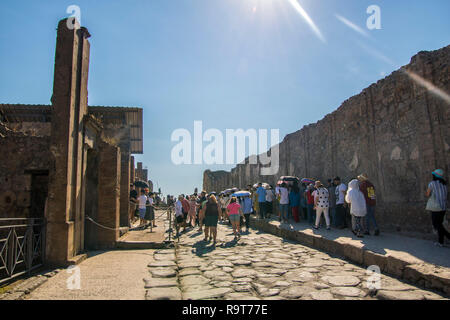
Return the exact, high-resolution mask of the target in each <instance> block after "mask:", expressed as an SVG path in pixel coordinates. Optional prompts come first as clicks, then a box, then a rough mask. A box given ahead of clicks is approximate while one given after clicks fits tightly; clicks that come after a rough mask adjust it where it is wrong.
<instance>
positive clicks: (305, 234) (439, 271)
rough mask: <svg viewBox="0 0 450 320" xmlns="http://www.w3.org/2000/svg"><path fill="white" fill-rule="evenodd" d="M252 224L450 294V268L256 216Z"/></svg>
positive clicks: (251, 220) (285, 237)
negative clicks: (383, 252) (296, 228)
mask: <svg viewBox="0 0 450 320" xmlns="http://www.w3.org/2000/svg"><path fill="white" fill-rule="evenodd" d="M250 225H251V227H253V228H256V229H260V230H262V231H265V232H268V233H271V234H273V235H276V236H279V237H282V238H284V239H289V240H293V241H297V242H300V243H301V244H303V245H306V246H308V247H311V248H314V249H319V250H323V251H326V252H328V253H331V254H334V255H336V256H340V257H344V258H346V259H348V260H350V261H352V262H354V263H356V264H358V265H362V266H364V267H368V266H371V265H377V266H379V267H380V270H381V272H383V273H386V274H389V275H392V276H395V277H398V278H401V279H404V280H406V281H408V282H411V283H413V284H417V285H419V286H422V287H425V288H427V289H435V290H438V291H440V292H443V293H445V294H450V270H449V268H444V267H438V266H435V265H433V264H430V263H426V262H424V261H422V260H419V259H414V260H412V259H406V258H405V259H403V258H401V257H394V256H390V255H382V254H379V253H376V252H373V251H370V250H367V249H365V248H364V245H363V244H356V243H348V242H344V241H340V240H331V239H327V238H324V237H323V236H321V235H317V234H314V233H313V232H312V230H303V231H300V230H288V229H284V228H280V227H279V226H277V225H275V224H271V223H270V222H269V221H264V220H261V219H258V218H255V217H250Z"/></svg>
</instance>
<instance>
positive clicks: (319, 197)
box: [142, 169, 450, 246]
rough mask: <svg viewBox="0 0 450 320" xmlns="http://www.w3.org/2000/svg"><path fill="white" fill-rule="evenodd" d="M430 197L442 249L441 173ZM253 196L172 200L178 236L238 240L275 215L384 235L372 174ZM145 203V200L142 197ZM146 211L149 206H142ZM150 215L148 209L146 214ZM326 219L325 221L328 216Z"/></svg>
mask: <svg viewBox="0 0 450 320" xmlns="http://www.w3.org/2000/svg"><path fill="white" fill-rule="evenodd" d="M432 179H433V180H432V181H431V182H430V184H429V185H428V189H427V192H426V196H427V197H428V198H429V200H428V203H427V208H426V210H428V211H431V219H432V224H433V228H434V229H435V231H436V233H437V234H438V242H437V243H436V245H439V246H442V245H443V243H444V238H445V237H447V238H450V233H449V232H448V231H447V230H446V229H445V227H444V226H443V220H444V216H445V212H446V203H447V186H446V184H447V183H446V181H445V179H444V173H443V171H442V170H441V169H437V170H435V171H433V172H432ZM246 191H248V193H246V194H243V195H241V196H237V197H236V196H234V194H233V193H231V192H229V193H226V192H221V193H220V194H219V195H217V194H216V193H215V192H211V193H209V194H207V193H206V192H205V191H202V192H201V193H200V194H197V193H194V194H192V195H189V196H185V195H180V196H179V197H178V199H176V200H175V199H173V197H171V196H168V197H167V203H168V205H169V206H170V205H174V207H175V217H176V227H177V236H179V230H180V228H183V231H184V230H186V228H195V227H198V228H199V231H201V232H204V233H205V238H204V240H205V241H211V240H212V241H213V242H214V243H216V240H217V239H216V238H217V224H218V223H228V224H230V225H231V226H232V229H233V234H234V236H235V239H236V240H237V239H239V238H240V237H241V228H242V227H245V230H246V232H248V231H249V222H250V215H251V214H255V215H256V216H257V217H259V218H260V219H269V218H271V217H272V216H275V217H276V218H278V219H279V221H280V222H283V223H288V222H289V221H290V220H291V219H292V220H293V221H294V222H300V221H302V220H303V221H306V222H307V223H309V224H310V225H311V227H312V228H314V229H316V230H317V229H319V228H321V227H322V226H324V227H325V228H326V230H330V229H331V228H332V227H333V228H336V229H344V228H349V229H350V230H351V231H352V232H353V233H354V234H355V235H356V236H357V237H361V238H362V237H364V235H371V231H372V230H373V234H374V235H375V236H378V235H380V229H379V227H378V224H377V221H376V218H375V214H376V211H375V208H376V189H375V186H374V185H373V183H372V182H371V181H370V180H369V177H368V175H367V174H360V175H359V176H357V177H356V178H355V179H351V180H350V181H349V182H348V186H347V185H346V184H345V183H344V182H342V181H341V178H339V177H335V178H334V179H328V180H327V185H326V186H325V185H324V184H323V183H322V182H321V181H315V183H302V182H301V181H295V180H294V181H286V182H284V181H280V183H279V184H277V185H276V186H275V188H274V187H273V186H271V185H269V184H266V183H258V184H256V185H255V186H252V185H248V186H247V188H246ZM142 199H143V200H142V203H143V202H144V198H142ZM142 207H143V206H142ZM142 212H144V211H142ZM322 217H323V218H322Z"/></svg>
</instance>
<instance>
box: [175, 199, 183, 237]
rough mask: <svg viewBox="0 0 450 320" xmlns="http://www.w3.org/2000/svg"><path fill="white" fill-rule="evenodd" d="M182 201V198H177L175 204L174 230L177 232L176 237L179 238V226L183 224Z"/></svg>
mask: <svg viewBox="0 0 450 320" xmlns="http://www.w3.org/2000/svg"><path fill="white" fill-rule="evenodd" d="M182 200H183V196H179V197H178V201H177V202H176V203H175V228H176V230H177V237H179V236H180V226H181V225H183V223H184V216H183V204H182V202H181V201H182Z"/></svg>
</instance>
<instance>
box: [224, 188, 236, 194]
mask: <svg viewBox="0 0 450 320" xmlns="http://www.w3.org/2000/svg"><path fill="white" fill-rule="evenodd" d="M233 192H234V191H233V190H232V189H226V190H224V191H223V194H230V193H233Z"/></svg>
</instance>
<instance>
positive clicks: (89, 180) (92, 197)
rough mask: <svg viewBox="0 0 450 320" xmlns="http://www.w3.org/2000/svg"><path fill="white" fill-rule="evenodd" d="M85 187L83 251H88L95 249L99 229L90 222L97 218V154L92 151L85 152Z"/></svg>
mask: <svg viewBox="0 0 450 320" xmlns="http://www.w3.org/2000/svg"><path fill="white" fill-rule="evenodd" d="M85 186H86V193H85V199H86V201H85V211H84V212H85V216H86V219H85V220H84V221H85V222H84V249H85V251H88V250H93V249H95V248H96V244H97V235H98V228H99V227H98V226H97V225H95V224H94V223H93V222H92V220H93V221H97V217H98V154H97V152H96V151H95V150H93V149H89V150H88V151H87V161H86V184H85ZM89 218H90V219H89ZM91 219H92V220H91Z"/></svg>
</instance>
